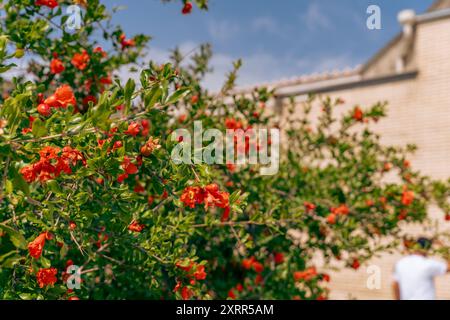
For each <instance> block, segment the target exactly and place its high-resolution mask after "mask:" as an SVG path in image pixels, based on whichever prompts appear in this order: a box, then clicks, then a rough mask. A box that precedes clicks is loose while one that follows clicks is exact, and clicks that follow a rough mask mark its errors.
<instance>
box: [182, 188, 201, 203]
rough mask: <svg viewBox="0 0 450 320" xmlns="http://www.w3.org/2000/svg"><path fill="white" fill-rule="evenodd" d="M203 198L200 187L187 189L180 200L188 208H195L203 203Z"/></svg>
mask: <svg viewBox="0 0 450 320" xmlns="http://www.w3.org/2000/svg"><path fill="white" fill-rule="evenodd" d="M203 197H204V195H203V191H202V189H201V188H200V187H187V188H186V189H184V191H183V194H182V195H181V197H180V200H181V202H183V203H184V205H185V206H186V207H190V208H195V206H196V205H197V204H200V203H202V202H203Z"/></svg>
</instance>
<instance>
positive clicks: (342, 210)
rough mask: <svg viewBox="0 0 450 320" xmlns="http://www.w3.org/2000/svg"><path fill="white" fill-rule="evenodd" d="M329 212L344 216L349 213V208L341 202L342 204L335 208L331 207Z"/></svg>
mask: <svg viewBox="0 0 450 320" xmlns="http://www.w3.org/2000/svg"><path fill="white" fill-rule="evenodd" d="M331 213H334V214H335V215H343V216H346V215H348V214H349V213H350V210H349V209H348V207H347V206H346V205H345V204H343V205H340V206H339V207H337V208H332V209H331Z"/></svg>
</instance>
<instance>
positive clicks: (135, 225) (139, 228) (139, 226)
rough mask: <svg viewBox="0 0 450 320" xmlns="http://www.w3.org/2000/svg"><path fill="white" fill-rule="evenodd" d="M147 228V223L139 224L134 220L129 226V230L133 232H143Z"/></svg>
mask: <svg viewBox="0 0 450 320" xmlns="http://www.w3.org/2000/svg"><path fill="white" fill-rule="evenodd" d="M144 228H145V225H143V224H139V222H138V221H136V220H133V221H132V222H131V224H130V225H129V226H128V230H130V231H133V232H141V231H142V230H143V229H144Z"/></svg>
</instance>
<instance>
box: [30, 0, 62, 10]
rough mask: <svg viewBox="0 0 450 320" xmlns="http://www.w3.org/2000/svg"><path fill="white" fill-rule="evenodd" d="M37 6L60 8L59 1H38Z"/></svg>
mask: <svg viewBox="0 0 450 320" xmlns="http://www.w3.org/2000/svg"><path fill="white" fill-rule="evenodd" d="M35 4H36V5H37V6H46V7H49V8H51V9H53V8H56V7H57V6H58V0H36V2H35Z"/></svg>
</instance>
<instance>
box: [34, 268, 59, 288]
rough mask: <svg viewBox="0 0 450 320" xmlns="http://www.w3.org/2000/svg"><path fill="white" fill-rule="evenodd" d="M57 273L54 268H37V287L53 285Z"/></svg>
mask: <svg viewBox="0 0 450 320" xmlns="http://www.w3.org/2000/svg"><path fill="white" fill-rule="evenodd" d="M57 274H58V270H56V269H55V268H48V269H39V271H38V273H37V274H36V278H37V281H38V284H39V287H41V288H43V287H45V286H53V285H54V284H55V283H56V281H57V279H56V275H57Z"/></svg>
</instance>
